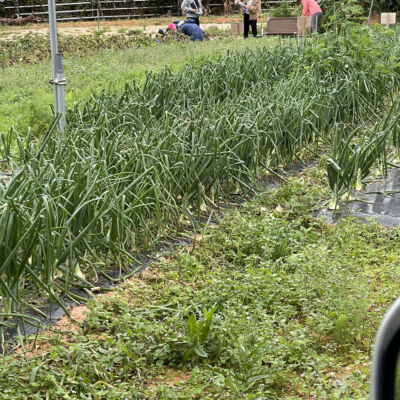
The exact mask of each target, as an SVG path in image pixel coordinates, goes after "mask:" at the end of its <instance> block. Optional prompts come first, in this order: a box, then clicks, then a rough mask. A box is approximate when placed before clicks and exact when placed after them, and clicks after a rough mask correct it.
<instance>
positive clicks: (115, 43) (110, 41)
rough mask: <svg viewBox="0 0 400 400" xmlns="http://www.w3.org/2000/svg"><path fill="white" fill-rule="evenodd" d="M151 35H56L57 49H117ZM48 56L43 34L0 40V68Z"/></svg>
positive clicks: (147, 41)
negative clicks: (57, 36)
mask: <svg viewBox="0 0 400 400" xmlns="http://www.w3.org/2000/svg"><path fill="white" fill-rule="evenodd" d="M151 43H153V39H152V38H151V37H150V36H149V35H146V34H144V33H141V34H136V33H134V34H132V33H131V32H127V33H126V34H113V35H107V34H105V33H104V32H101V31H100V32H95V33H94V34H93V35H78V36H67V35H62V34H60V35H59V42H58V46H59V50H60V52H61V53H63V54H64V55H68V54H77V55H79V54H80V55H88V54H93V53H95V52H98V51H100V50H104V49H115V50H121V49H126V48H130V47H135V48H138V47H140V46H149V45H150V44H151ZM49 58H50V41H49V38H48V37H47V36H44V35H41V34H35V33H27V34H26V35H23V36H15V38H14V39H13V40H0V68H5V67H7V66H9V65H13V64H16V63H26V64H29V63H36V62H38V61H40V60H43V59H49Z"/></svg>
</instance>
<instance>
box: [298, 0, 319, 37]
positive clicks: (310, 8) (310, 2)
mask: <svg viewBox="0 0 400 400" xmlns="http://www.w3.org/2000/svg"><path fill="white" fill-rule="evenodd" d="M301 5H302V6H303V13H302V14H301V15H302V16H303V17H311V33H314V32H318V25H319V23H320V21H321V17H322V10H321V7H320V6H319V5H318V3H317V2H316V1H315V0H301Z"/></svg>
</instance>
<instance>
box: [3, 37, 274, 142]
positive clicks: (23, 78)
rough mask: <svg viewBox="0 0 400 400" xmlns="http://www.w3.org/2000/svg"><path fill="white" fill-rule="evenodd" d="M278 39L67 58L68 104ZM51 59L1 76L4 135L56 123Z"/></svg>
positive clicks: (168, 46)
mask: <svg viewBox="0 0 400 400" xmlns="http://www.w3.org/2000/svg"><path fill="white" fill-rule="evenodd" d="M276 42H277V40H276V39H273V38H271V39H265V40H264V39H263V40H262V41H261V40H260V41H248V42H244V41H243V40H234V39H232V38H230V39H223V40H213V41H210V42H204V43H201V44H200V43H182V44H175V43H168V44H165V45H161V46H155V45H154V46H150V47H145V48H138V49H127V50H122V51H110V50H107V51H101V52H99V53H98V54H96V55H93V56H89V57H82V56H80V57H75V56H69V57H65V60H64V63H65V74H66V76H67V78H68V85H67V87H66V101H67V106H69V107H72V106H73V104H74V102H79V101H82V100H86V99H88V98H89V97H90V96H91V95H93V96H96V94H98V93H99V92H100V91H101V90H102V89H103V88H105V87H106V88H107V87H110V88H113V89H116V90H120V89H121V88H123V87H124V85H125V83H126V82H131V81H133V80H135V79H137V80H139V81H142V80H143V79H144V77H145V73H146V71H149V70H152V71H159V70H161V69H162V68H163V67H165V66H169V67H170V68H172V69H173V70H177V69H180V68H182V66H183V65H185V64H187V63H189V64H192V63H194V64H201V63H202V62H204V61H205V60H207V59H209V58H213V57H217V56H218V55H221V54H225V53H226V52H227V51H228V50H229V51H233V50H237V51H244V50H245V49H246V48H255V47H260V46H262V45H265V44H267V45H269V44H271V45H274V44H275V43H276ZM50 78H51V65H50V62H49V61H42V62H40V63H38V64H35V65H16V66H12V67H9V68H6V69H4V70H2V72H1V74H0V132H3V133H4V132H8V130H9V129H10V128H11V126H14V127H15V129H17V130H18V131H19V132H21V133H23V134H24V133H25V132H26V131H27V129H28V127H31V128H32V130H33V132H34V133H35V134H40V133H42V132H43V130H44V129H45V128H46V127H47V126H48V124H49V122H50V120H51V109H50V104H52V102H53V94H52V89H51V86H50V84H48V80H49V79H50Z"/></svg>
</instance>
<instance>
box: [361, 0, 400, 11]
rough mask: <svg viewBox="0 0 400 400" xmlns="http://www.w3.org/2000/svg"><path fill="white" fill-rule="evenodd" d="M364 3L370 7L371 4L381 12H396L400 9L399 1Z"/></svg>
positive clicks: (376, 0) (388, 0) (368, 1)
mask: <svg viewBox="0 0 400 400" xmlns="http://www.w3.org/2000/svg"><path fill="white" fill-rule="evenodd" d="M364 2H365V3H366V4H367V5H368V6H369V7H370V5H371V3H372V4H373V7H374V8H376V9H377V10H378V11H379V12H390V11H391V12H396V11H399V9H400V3H399V0H374V1H373V2H372V0H364Z"/></svg>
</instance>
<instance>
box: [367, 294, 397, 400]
mask: <svg viewBox="0 0 400 400" xmlns="http://www.w3.org/2000/svg"><path fill="white" fill-rule="evenodd" d="M399 350H400V297H399V298H398V299H397V300H396V301H395V302H394V304H393V305H392V307H390V309H389V311H388V313H387V314H386V315H385V317H384V319H383V322H382V324H381V326H380V327H379V331H378V335H377V337H376V342H375V348H374V354H373V357H372V371H371V400H400V371H399V369H398V368H397V367H398V365H400V364H399V362H398V358H399Z"/></svg>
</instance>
